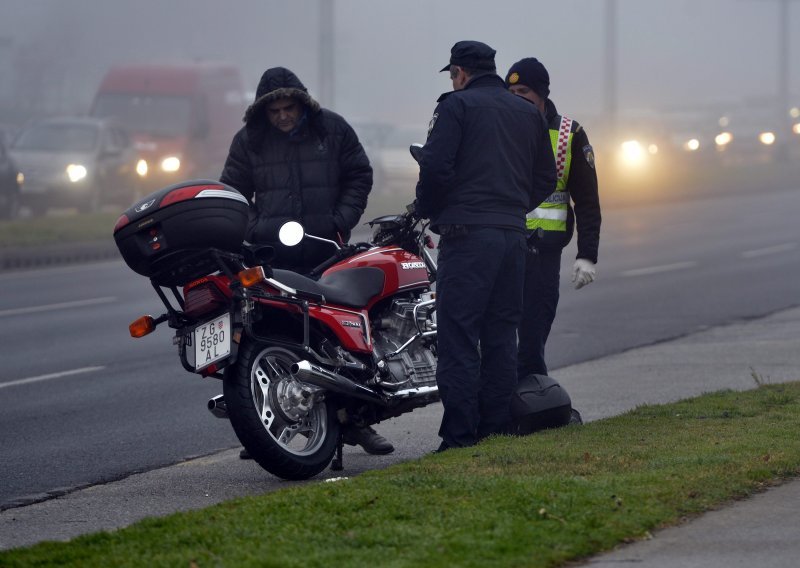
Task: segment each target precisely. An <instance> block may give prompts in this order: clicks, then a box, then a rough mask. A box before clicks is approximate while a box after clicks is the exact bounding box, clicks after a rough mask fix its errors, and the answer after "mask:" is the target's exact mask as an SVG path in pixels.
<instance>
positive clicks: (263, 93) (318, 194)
mask: <svg viewBox="0 0 800 568" xmlns="http://www.w3.org/2000/svg"><path fill="white" fill-rule="evenodd" d="M244 121H245V125H244V126H243V127H242V128H241V130H239V131H238V132H237V133H236V135H235V136H234V137H233V142H232V143H231V148H230V152H229V153H228V159H227V160H226V162H225V168H224V169H223V171H222V176H221V177H220V181H221V182H223V183H226V184H228V185H230V186H233V187H234V188H236V189H237V190H239V191H240V192H241V193H242V195H244V196H245V197H246V198H247V199H248V200H250V201H251V202H252V204H253V207H251V217H250V221H249V224H248V228H247V234H246V239H247V240H248V241H249V242H251V243H258V244H265V245H271V246H273V247H274V248H275V258H274V261H273V262H272V265H273V267H276V268H284V269H288V270H294V271H296V272H301V273H306V272H309V271H310V270H311V269H313V268H314V267H316V266H317V265H319V264H320V263H322V262H323V261H325V260H327V259H328V258H330V257H331V255H332V254H333V252H334V251H333V250H332V247H331V246H330V245H327V244H325V243H320V242H318V241H313V240H311V239H305V240H304V241H303V242H302V243H301V244H300V245H298V246H295V247H291V248H289V247H285V246H284V245H282V244H281V243H280V241H279V240H278V229H279V228H280V227H281V225H283V224H284V223H285V222H286V221H289V220H294V221H299V222H300V223H301V224H302V225H303V227H304V228H305V230H306V232H308V233H309V234H312V235H315V236H317V237H323V238H326V239H331V240H335V241H337V242H340V243H343V242H346V241H347V240H348V239H349V238H350V231H351V230H352V229H353V227H355V225H356V224H357V223H358V220H359V219H360V217H361V214H362V213H364V209H365V208H366V206H367V196H368V195H369V192H370V190H371V189H372V168H371V167H370V165H369V159H368V158H367V155H366V153H365V152H364V148H363V147H362V146H361V143H360V142H359V141H358V137H357V136H356V133H355V132H354V131H353V129H352V127H351V126H350V125H349V124H348V123H347V122H346V121H345V120H344V118H342V117H341V116H339V115H338V114H336V113H334V112H331V111H329V110H327V109H324V108H321V107H320V106H319V103H317V101H315V100H314V99H313V98H312V97H311V95H309V94H308V91H307V89H306V88H305V86H304V85H303V83H302V82H300V79H298V78H297V76H296V75H295V74H294V73H292V72H291V71H289V70H288V69H285V68H283V67H274V68H272V69H267V70H266V71H265V72H264V74H263V75H262V76H261V80H260V81H259V83H258V88H257V89H256V97H255V101H254V102H253V104H252V105H250V107H249V108H248V109H247V112H246V113H245V117H244ZM344 440H345V442H346V443H348V444H351V445H355V444H358V445H360V446H362V447H363V448H364V449H365V450H366V451H367V452H369V453H372V454H388V453H391V452H392V451H393V450H394V447H393V446H392V444H391V443H389V442H388V441H387V440H386V439H385V438H383V436H380V435H379V434H378V433H376V432H375V431H374V430H373V429H372V428H369V427H364V428H356V427H354V426H347V427H345V428H344ZM243 457H246V454H245V455H243Z"/></svg>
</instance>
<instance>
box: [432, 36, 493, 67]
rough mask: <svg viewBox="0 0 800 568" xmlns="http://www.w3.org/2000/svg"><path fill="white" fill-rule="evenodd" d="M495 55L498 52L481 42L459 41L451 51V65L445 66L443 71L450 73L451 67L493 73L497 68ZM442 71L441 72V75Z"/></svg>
mask: <svg viewBox="0 0 800 568" xmlns="http://www.w3.org/2000/svg"><path fill="white" fill-rule="evenodd" d="M495 53H497V52H496V51H495V50H494V49H492V48H491V47H489V46H488V45H486V44H485V43H481V42H479V41H459V42H458V43H456V44H455V45H454V46H453V48H452V49H451V50H450V63H448V64H447V65H445V66H444V68H443V69H442V71H449V70H450V66H451V65H458V66H459V67H471V68H473V69H486V70H488V71H491V70H492V69H494V68H495V65H494V54H495ZM442 71H440V73H441V72H442Z"/></svg>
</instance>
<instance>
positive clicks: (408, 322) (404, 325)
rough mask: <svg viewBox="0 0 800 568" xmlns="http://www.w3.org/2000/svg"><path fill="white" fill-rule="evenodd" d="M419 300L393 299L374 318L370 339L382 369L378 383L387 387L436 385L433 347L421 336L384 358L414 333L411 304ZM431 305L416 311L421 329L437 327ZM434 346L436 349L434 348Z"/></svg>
mask: <svg viewBox="0 0 800 568" xmlns="http://www.w3.org/2000/svg"><path fill="white" fill-rule="evenodd" d="M421 301H422V300H420V299H396V300H394V301H393V302H392V304H391V306H390V307H389V309H388V310H386V311H385V312H384V313H383V314H382V315H381V317H380V318H378V319H377V320H375V321H373V342H374V345H375V353H376V355H377V357H378V360H379V361H383V362H384V363H385V365H384V366H383V367H382V369H381V375H382V377H381V386H382V387H384V388H386V389H387V390H400V389H406V388H419V387H423V386H435V385H436V356H435V355H434V352H433V351H432V350H431V348H432V347H433V346H432V345H431V344H430V342H429V341H426V340H425V339H424V338H421V339H418V340H417V341H415V342H414V343H412V344H411V345H410V346H409V347H407V348H406V349H404V350H403V351H401V352H400V353H399V354H397V355H395V356H393V357H390V358H388V359H385V357H386V355H387V354H389V353H393V352H395V351H397V350H398V349H399V348H400V347H401V346H402V345H403V344H405V342H406V341H408V340H409V339H410V338H411V337H413V336H414V335H415V334H416V333H417V331H418V330H417V325H416V324H415V322H414V307H415V306H416V305H417V304H419V303H420V302H421ZM434 314H435V309H434V307H433V306H428V307H424V308H420V309H419V310H418V311H417V319H418V325H419V328H420V329H422V330H423V331H430V330H433V329H436V324H435V320H434V317H435V315H434ZM434 349H435V348H434Z"/></svg>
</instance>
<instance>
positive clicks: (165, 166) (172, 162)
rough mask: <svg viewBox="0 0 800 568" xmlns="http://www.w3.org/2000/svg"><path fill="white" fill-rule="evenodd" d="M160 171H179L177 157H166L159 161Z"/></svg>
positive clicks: (179, 162)
mask: <svg viewBox="0 0 800 568" xmlns="http://www.w3.org/2000/svg"><path fill="white" fill-rule="evenodd" d="M161 169H162V170H164V171H165V172H177V171H178V170H179V169H181V161H180V159H179V158H178V157H177V156H168V157H166V158H164V159H163V160H161Z"/></svg>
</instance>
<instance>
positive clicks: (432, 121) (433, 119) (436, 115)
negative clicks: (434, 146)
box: [427, 112, 439, 138]
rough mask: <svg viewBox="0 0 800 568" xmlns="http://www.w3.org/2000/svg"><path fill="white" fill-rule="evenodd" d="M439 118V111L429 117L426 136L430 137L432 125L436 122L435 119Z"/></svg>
mask: <svg viewBox="0 0 800 568" xmlns="http://www.w3.org/2000/svg"><path fill="white" fill-rule="evenodd" d="M437 118H439V113H438V112H437V113H434V115H433V116H432V117H431V121H430V122H429V123H428V136H427V137H428V138H430V137H431V131H432V130H433V125H434V124H436V119H437Z"/></svg>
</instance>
